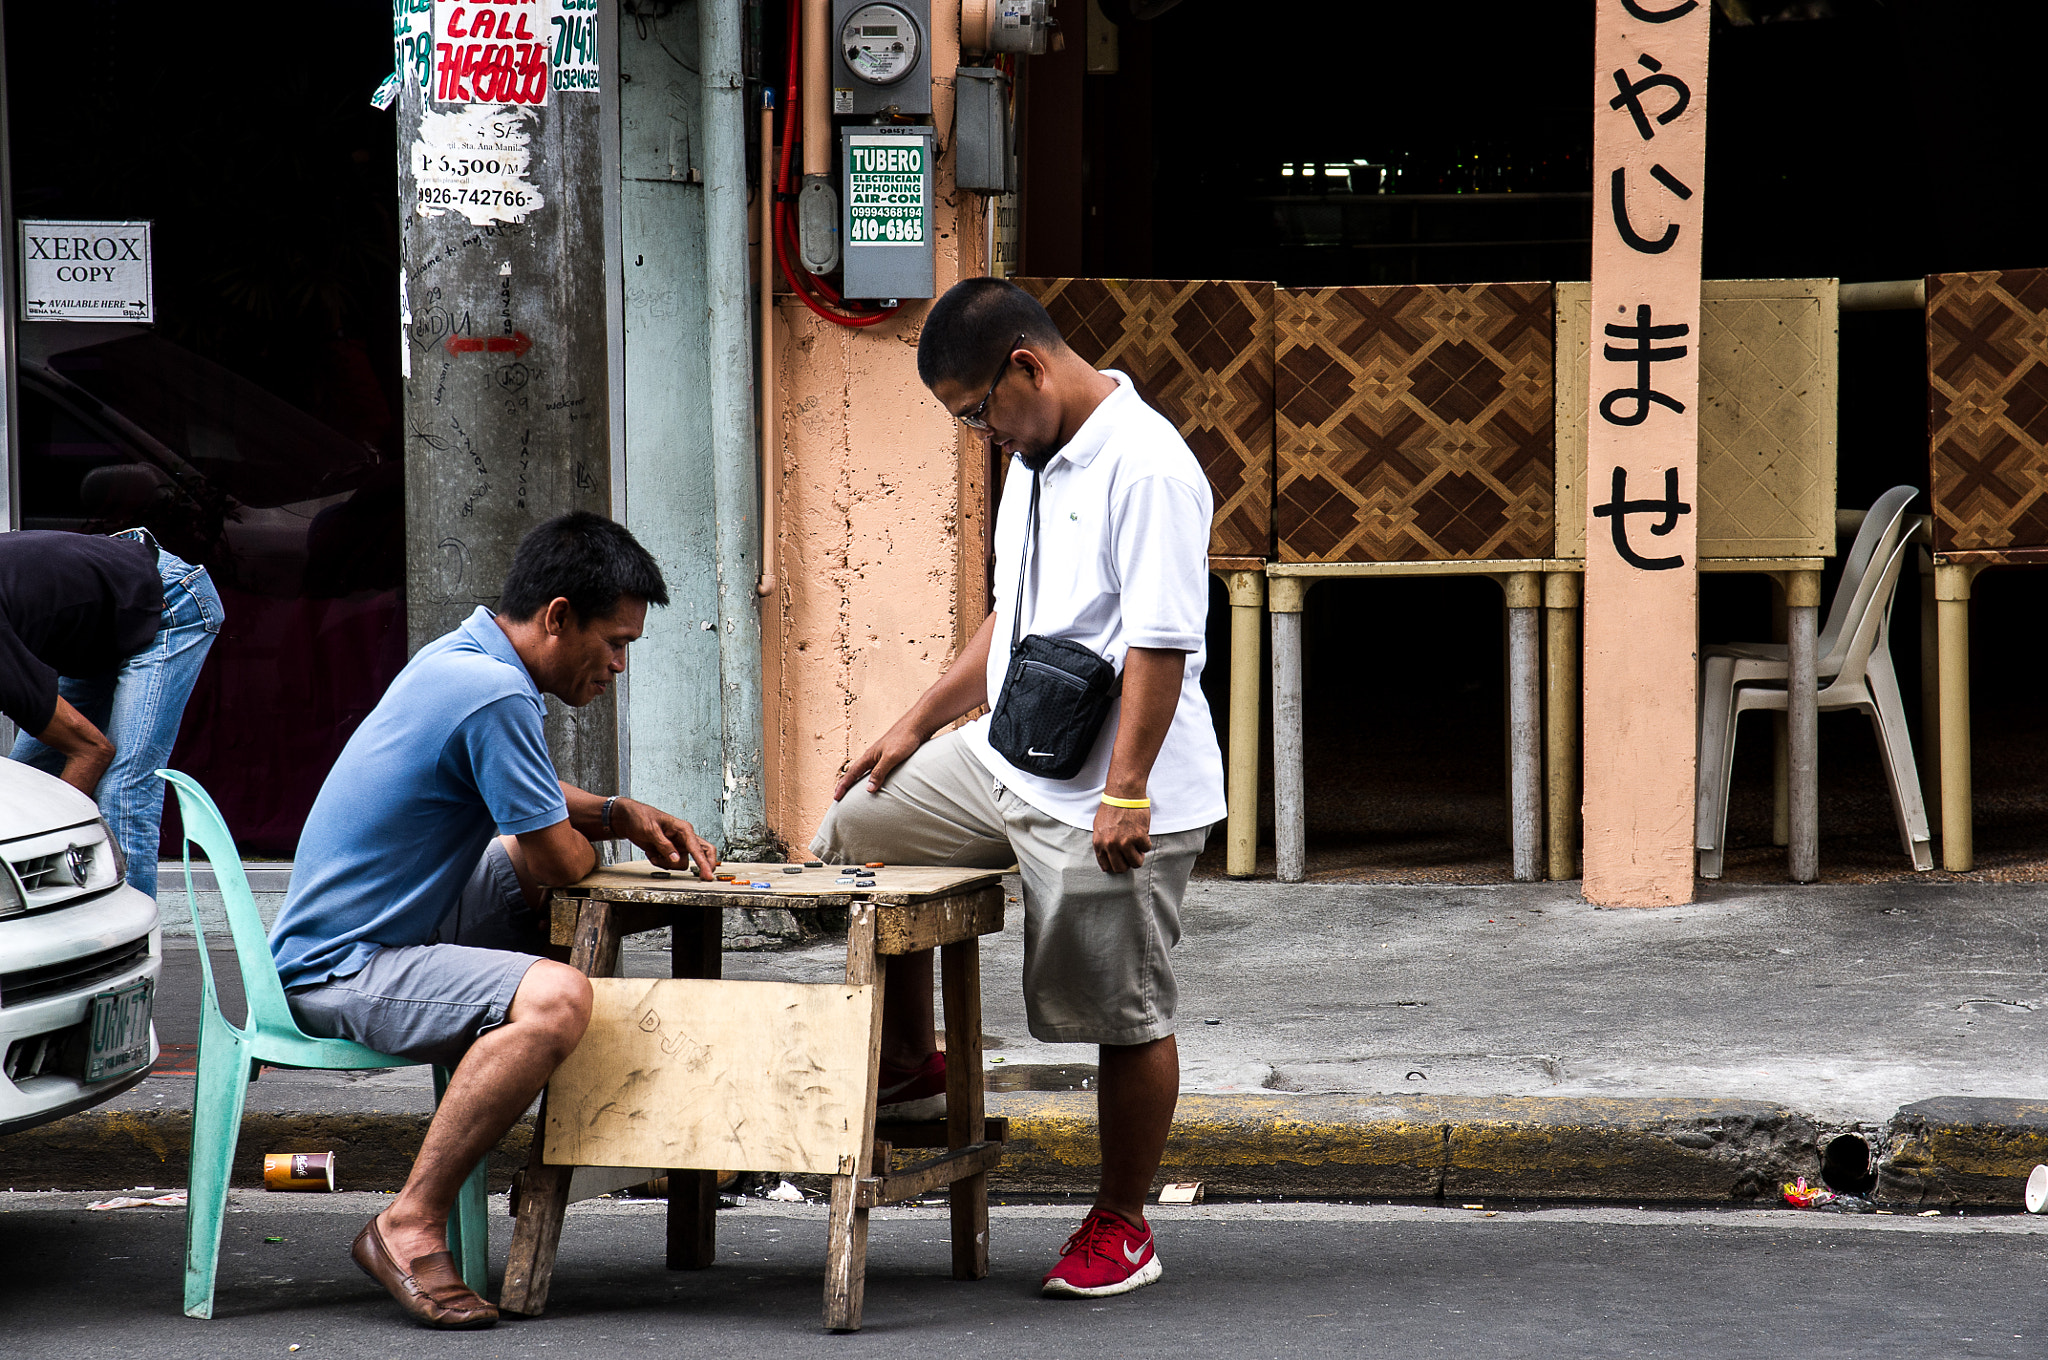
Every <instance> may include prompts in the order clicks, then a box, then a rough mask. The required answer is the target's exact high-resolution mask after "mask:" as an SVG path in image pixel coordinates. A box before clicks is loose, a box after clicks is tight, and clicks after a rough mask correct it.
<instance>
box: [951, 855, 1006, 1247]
mask: <svg viewBox="0 0 2048 1360" xmlns="http://www.w3.org/2000/svg"><path fill="white" fill-rule="evenodd" d="M997 891H1001V890H1000V889H998V890H997ZM939 970H940V979H941V982H940V985H941V987H942V988H943V989H944V992H945V1002H946V1146H947V1147H949V1148H956V1149H957V1148H963V1147H967V1146H968V1145H970V1144H973V1143H979V1142H980V1141H981V1140H982V1137H983V1132H984V1129H983V1121H982V1079H981V940H980V939H979V938H978V937H970V938H968V939H965V940H962V941H960V942H959V943H958V944H949V945H942V946H940V948H939ZM946 1199H947V1201H948V1202H949V1204H950V1205H951V1207H952V1213H953V1278H954V1279H956V1280H983V1279H987V1278H988V1173H987V1172H983V1173H982V1174H980V1175H978V1176H969V1177H967V1178H965V1179H964V1180H957V1181H954V1182H953V1184H952V1185H951V1186H950V1187H949V1188H948V1189H947V1191H946Z"/></svg>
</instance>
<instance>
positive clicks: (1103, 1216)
mask: <svg viewBox="0 0 2048 1360" xmlns="http://www.w3.org/2000/svg"><path fill="white" fill-rule="evenodd" d="M1165 1273H1166V1270H1165V1267H1163V1266H1161V1265H1160V1264H1159V1253H1158V1252H1156V1251H1154V1250H1153V1249H1152V1229H1151V1228H1150V1227H1149V1226H1147V1227H1143V1228H1134V1227H1132V1226H1131V1225H1130V1224H1129V1223H1128V1222H1127V1221H1125V1219H1124V1217H1123V1216H1122V1215H1121V1214H1113V1213H1111V1212H1110V1211H1109V1210H1107V1209H1091V1210H1089V1211H1088V1217H1086V1218H1084V1219H1082V1220H1081V1226H1080V1227H1079V1228H1076V1229H1075V1230H1074V1235H1073V1236H1072V1237H1069V1238H1068V1239H1067V1245H1065V1246H1064V1247H1061V1248H1060V1263H1059V1264H1058V1265H1056V1266H1054V1267H1053V1268H1052V1269H1051V1270H1048V1271H1047V1272H1045V1279H1044V1280H1043V1281H1042V1282H1041V1283H1040V1284H1039V1286H1038V1287H1039V1291H1040V1292H1041V1293H1043V1294H1045V1295H1047V1296H1048V1297H1051V1298H1076V1299H1100V1298H1106V1297H1107V1296H1109V1295H1111V1294H1128V1293H1130V1292H1131V1291H1132V1290H1133V1289H1142V1288H1143V1287H1145V1286H1146V1285H1148V1284H1150V1283H1152V1282H1153V1281H1154V1280H1156V1279H1158V1278H1159V1277H1160V1276H1161V1275H1163V1274H1165Z"/></svg>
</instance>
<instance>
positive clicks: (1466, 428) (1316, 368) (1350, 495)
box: [1274, 283, 1555, 562]
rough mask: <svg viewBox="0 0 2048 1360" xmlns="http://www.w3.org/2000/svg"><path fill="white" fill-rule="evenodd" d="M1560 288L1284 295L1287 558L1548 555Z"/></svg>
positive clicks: (1280, 361)
mask: <svg viewBox="0 0 2048 1360" xmlns="http://www.w3.org/2000/svg"><path fill="white" fill-rule="evenodd" d="M1554 324H1555V317H1554V312H1553V307H1552V302H1551V287H1550V285H1549V284H1547V283H1484V284H1470V285H1458V286H1433V285H1432V286H1405V287H1394V288H1324V289H1317V290H1313V291H1283V292H1282V293H1281V294H1280V296H1279V305H1278V313H1277V317H1276V321H1275V334H1274V340H1275V344H1276V346H1277V353H1276V355H1275V359H1274V386H1275V389H1276V402H1277V405H1278V418H1277V422H1276V425H1277V429H1278V442H1279V481H1278V494H1277V505H1276V509H1275V519H1276V521H1277V527H1278V530H1279V534H1280V560H1281V561H1283V562H1414V561H1459V560H1494V559H1500V558H1526V557H1547V556H1549V554H1550V546H1551V538H1552V527H1551V500H1552V497H1553V495H1554V494H1555V490H1554V485H1553V473H1552V461H1553V441H1552V433H1551V406H1552V401H1553V396H1552V385H1553V372H1552V369H1553V363H1552V349H1553V344H1552V328H1553V326H1554Z"/></svg>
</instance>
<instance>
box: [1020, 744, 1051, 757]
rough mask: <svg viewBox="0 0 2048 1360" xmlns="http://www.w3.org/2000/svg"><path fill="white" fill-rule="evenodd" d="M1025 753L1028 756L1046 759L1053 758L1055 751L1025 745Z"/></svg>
mask: <svg viewBox="0 0 2048 1360" xmlns="http://www.w3.org/2000/svg"><path fill="white" fill-rule="evenodd" d="M1024 754H1025V755H1027V756H1039V757H1041V758H1043V759H1045V760H1051V759H1052V756H1053V753H1052V752H1051V751H1041V750H1039V749H1037V748H1036V747H1033V746H1027V747H1025V748H1024Z"/></svg>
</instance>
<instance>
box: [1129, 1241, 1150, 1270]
mask: <svg viewBox="0 0 2048 1360" xmlns="http://www.w3.org/2000/svg"><path fill="white" fill-rule="evenodd" d="M1150 1245H1151V1244H1150V1243H1149V1242H1140V1243H1139V1244H1138V1249H1137V1250H1136V1251H1132V1250H1131V1248H1130V1246H1129V1244H1126V1245H1125V1246H1124V1259H1125V1260H1126V1261H1129V1262H1130V1263H1131V1264H1132V1265H1136V1264H1138V1262H1140V1261H1142V1260H1144V1259H1145V1248H1146V1247H1148V1246H1150Z"/></svg>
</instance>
